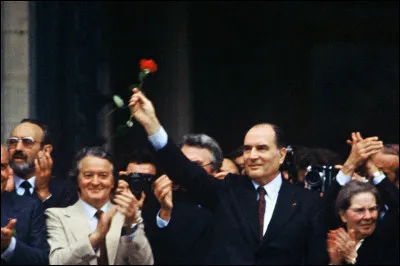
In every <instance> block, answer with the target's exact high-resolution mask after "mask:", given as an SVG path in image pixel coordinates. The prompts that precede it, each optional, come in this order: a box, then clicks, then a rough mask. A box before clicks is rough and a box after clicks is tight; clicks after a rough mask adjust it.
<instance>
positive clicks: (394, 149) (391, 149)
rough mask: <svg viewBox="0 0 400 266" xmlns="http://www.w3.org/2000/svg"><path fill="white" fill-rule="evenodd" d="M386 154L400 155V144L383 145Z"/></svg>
mask: <svg viewBox="0 0 400 266" xmlns="http://www.w3.org/2000/svg"><path fill="white" fill-rule="evenodd" d="M382 152H383V153H384V154H392V155H397V156H399V144H394V143H388V144H385V145H383V151H382Z"/></svg>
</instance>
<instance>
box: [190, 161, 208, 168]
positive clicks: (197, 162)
mask: <svg viewBox="0 0 400 266" xmlns="http://www.w3.org/2000/svg"><path fill="white" fill-rule="evenodd" d="M192 163H195V164H197V165H198V166H200V167H206V166H207V165H210V164H212V162H209V163H206V164H201V162H199V161H192Z"/></svg>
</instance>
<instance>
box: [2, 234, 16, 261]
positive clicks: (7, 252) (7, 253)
mask: <svg viewBox="0 0 400 266" xmlns="http://www.w3.org/2000/svg"><path fill="white" fill-rule="evenodd" d="M16 245H17V240H16V239H15V237H12V238H11V242H10V245H8V248H7V249H6V250H4V252H3V253H1V259H3V260H5V261H9V260H11V257H12V256H13V255H14V251H15V246H16Z"/></svg>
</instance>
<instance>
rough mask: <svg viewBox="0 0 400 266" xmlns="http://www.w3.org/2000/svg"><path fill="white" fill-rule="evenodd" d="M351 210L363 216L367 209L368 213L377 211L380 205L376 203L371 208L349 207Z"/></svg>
mask: <svg viewBox="0 0 400 266" xmlns="http://www.w3.org/2000/svg"><path fill="white" fill-rule="evenodd" d="M349 209H350V210H351V211H352V212H354V213H355V214H357V215H359V216H362V217H363V216H365V215H366V214H367V210H368V211H369V213H375V212H376V213H379V210H380V207H379V206H378V205H376V206H374V207H371V208H349Z"/></svg>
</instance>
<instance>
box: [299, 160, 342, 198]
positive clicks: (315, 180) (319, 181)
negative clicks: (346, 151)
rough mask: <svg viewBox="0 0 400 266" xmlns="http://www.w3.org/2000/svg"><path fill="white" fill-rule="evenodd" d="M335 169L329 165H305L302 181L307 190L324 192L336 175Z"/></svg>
mask: <svg viewBox="0 0 400 266" xmlns="http://www.w3.org/2000/svg"><path fill="white" fill-rule="evenodd" d="M335 170H336V169H334V168H333V166H331V165H314V166H311V165H310V166H308V167H307V174H306V175H305V176H304V182H305V183H306V184H307V188H308V189H309V190H315V191H318V192H322V193H324V194H325V193H326V192H327V191H328V188H329V187H330V186H331V184H332V180H333V178H334V177H335V175H336V171H335Z"/></svg>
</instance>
